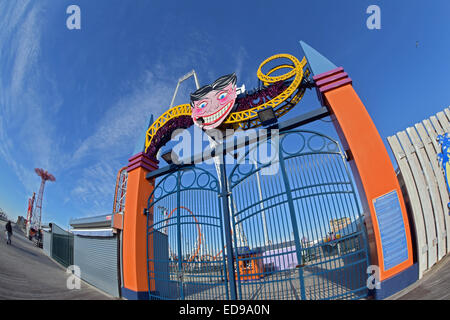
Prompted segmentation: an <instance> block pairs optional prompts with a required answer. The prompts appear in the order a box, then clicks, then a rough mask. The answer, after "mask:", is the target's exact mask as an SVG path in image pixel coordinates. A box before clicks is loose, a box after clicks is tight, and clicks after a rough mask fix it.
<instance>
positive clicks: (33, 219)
mask: <svg viewBox="0 0 450 320" xmlns="http://www.w3.org/2000/svg"><path fill="white" fill-rule="evenodd" d="M34 171H35V172H36V174H37V175H38V176H39V177H40V178H41V186H40V188H39V193H38V198H37V202H36V205H35V206H34V204H35V202H34V200H35V195H36V194H35V193H33V196H32V197H31V198H30V199H29V200H28V212H27V220H26V235H27V237H28V239H30V240H32V239H33V238H35V239H36V245H37V246H39V247H41V246H42V230H41V223H42V221H41V220H42V201H43V199H44V187H45V183H46V182H47V181H51V182H54V181H56V179H55V177H54V176H53V175H52V174H51V173H49V172H47V171H45V170H44V169H39V168H36V169H34Z"/></svg>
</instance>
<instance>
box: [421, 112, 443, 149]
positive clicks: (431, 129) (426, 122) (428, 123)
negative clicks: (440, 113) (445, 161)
mask: <svg viewBox="0 0 450 320" xmlns="http://www.w3.org/2000/svg"><path fill="white" fill-rule="evenodd" d="M422 124H423V126H424V127H425V128H426V129H427V132H428V135H429V136H430V138H431V142H432V144H433V147H434V150H435V151H436V154H438V153H439V152H441V151H440V150H441V146H440V145H439V142H438V141H437V136H438V134H437V132H436V130H434V127H433V125H432V124H431V121H430V120H429V119H425V120H423V121H422Z"/></svg>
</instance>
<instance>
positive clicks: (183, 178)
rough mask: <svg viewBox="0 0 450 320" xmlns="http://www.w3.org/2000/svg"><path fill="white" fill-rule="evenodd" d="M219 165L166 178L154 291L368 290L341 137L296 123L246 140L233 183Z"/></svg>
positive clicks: (161, 184)
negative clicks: (299, 127) (293, 127)
mask: <svg viewBox="0 0 450 320" xmlns="http://www.w3.org/2000/svg"><path fill="white" fill-rule="evenodd" d="M268 142H270V143H268ZM261 147H262V148H261ZM264 148H266V151H267V152H266V153H267V154H269V153H271V155H272V156H273V157H272V159H271V160H270V161H262V160H261V159H262V157H261V150H263V149H264ZM241 151H242V150H241ZM270 151H272V152H270ZM211 167H212V166H209V168H210V169H211V172H213V173H211V172H210V171H208V170H205V169H204V168H200V167H196V166H189V167H182V166H181V167H173V169H172V170H170V171H169V172H170V173H168V174H165V175H164V176H162V177H159V178H157V181H156V185H155V189H154V191H153V193H152V194H151V195H150V197H149V205H148V209H147V218H148V219H147V221H148V222H147V235H148V239H147V248H148V250H147V262H148V281H149V294H150V298H154V299H197V300H198V299H213V300H217V299H232V298H237V299H248V300H253V299H257V300H260V299H282V300H290V299H296V300H306V299H360V298H363V297H366V296H367V288H366V280H367V274H366V269H367V265H368V249H367V240H366V234H365V226H364V223H363V217H362V214H361V210H360V206H359V203H358V198H357V195H356V192H355V189H354V185H353V181H352V179H351V175H350V172H349V170H348V167H347V163H346V159H345V156H344V154H343V152H342V151H341V149H340V147H339V144H338V143H337V142H336V141H335V140H333V139H331V138H329V137H327V136H325V135H323V134H320V133H316V132H313V131H305V130H292V131H288V132H284V133H282V134H280V136H279V139H275V137H272V138H268V139H266V140H263V141H258V142H257V143H255V144H252V145H250V146H249V147H247V148H246V149H244V150H243V152H242V156H241V157H240V158H239V159H238V162H237V164H235V165H234V166H233V168H232V170H231V172H230V174H229V175H228V180H227V181H224V182H226V183H219V180H218V179H220V181H223V180H224V179H225V177H226V175H225V170H226V166H224V165H222V166H221V170H222V171H223V172H222V174H221V176H220V177H219V178H217V177H216V174H215V171H214V168H211ZM227 185H228V190H227V189H226V187H227ZM222 187H223V188H224V189H223V190H221V188H222ZM222 201H223V202H222ZM224 211H226V212H224ZM228 211H229V212H231V217H230V221H227V218H225V217H227V216H228ZM228 223H230V224H231V226H232V230H231V232H232V234H231V232H228V233H226V232H225V230H226V228H224V226H226V224H228ZM230 237H232V239H233V242H232V245H230V247H232V249H231V248H230V250H228V248H227V246H226V245H225V239H228V240H227V241H228V243H229V244H230V243H231V239H230ZM229 255H232V257H230V256H229ZM231 265H233V266H231ZM233 273H235V275H233ZM235 288H236V290H235ZM235 291H236V293H235Z"/></svg>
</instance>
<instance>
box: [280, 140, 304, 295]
mask: <svg viewBox="0 0 450 320" xmlns="http://www.w3.org/2000/svg"><path fill="white" fill-rule="evenodd" d="M282 143H283V141H280V146H279V158H280V170H281V176H282V178H283V182H284V187H285V190H286V196H287V199H288V205H289V213H290V215H291V223H292V229H293V232H294V241H295V251H296V252H297V263H298V264H299V265H302V264H303V257H302V250H301V247H300V237H299V235H298V226H297V219H296V217H295V209H294V201H293V199H292V193H291V186H290V185H289V180H288V176H287V174H286V166H285V163H284V157H283V151H282V150H283V148H282V146H281V145H282ZM299 280H300V295H301V298H302V300H306V294H305V283H304V279H303V267H302V266H300V268H299Z"/></svg>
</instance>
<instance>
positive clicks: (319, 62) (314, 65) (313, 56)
mask: <svg viewBox="0 0 450 320" xmlns="http://www.w3.org/2000/svg"><path fill="white" fill-rule="evenodd" d="M300 46H301V47H302V50H303V53H304V54H305V57H306V60H308V64H309V66H310V67H311V72H312V75H319V74H321V73H324V72H327V71H330V70H333V69H336V68H337V67H336V65H335V64H334V63H332V62H331V61H330V60H328V59H327V58H325V57H324V56H323V55H321V54H320V53H319V52H317V50H315V49H314V48H312V47H311V46H309V45H308V44H307V43H305V42H303V41H300Z"/></svg>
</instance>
